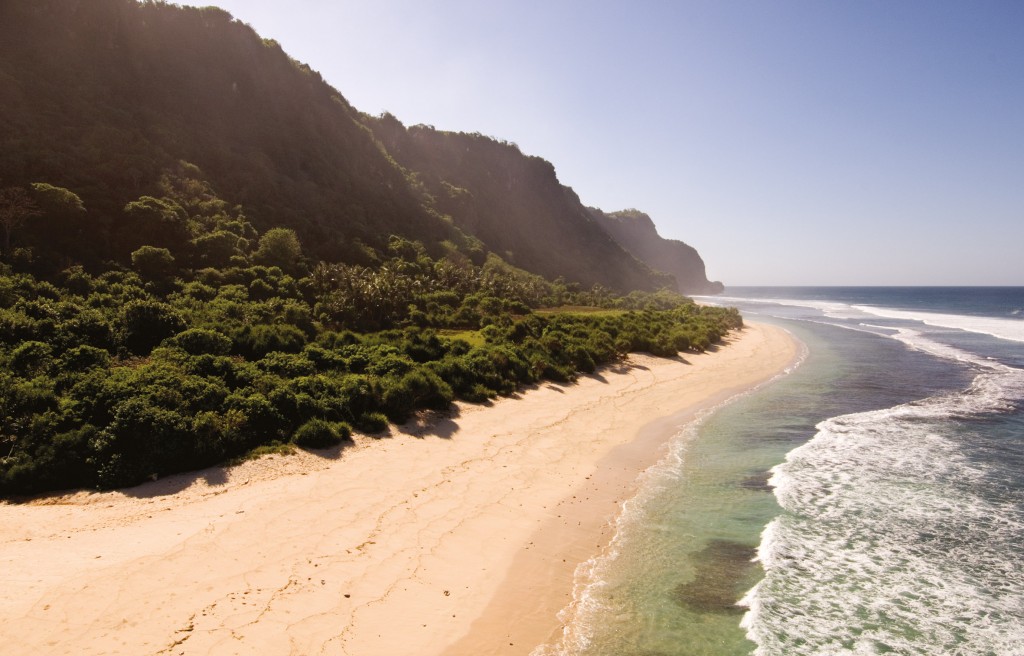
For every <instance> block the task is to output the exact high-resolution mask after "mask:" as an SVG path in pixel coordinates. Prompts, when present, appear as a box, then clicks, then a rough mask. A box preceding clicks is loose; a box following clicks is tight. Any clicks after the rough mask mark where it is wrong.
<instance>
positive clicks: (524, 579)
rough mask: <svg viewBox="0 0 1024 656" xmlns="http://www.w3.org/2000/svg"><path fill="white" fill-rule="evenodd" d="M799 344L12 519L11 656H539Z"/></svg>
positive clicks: (5, 626)
mask: <svg viewBox="0 0 1024 656" xmlns="http://www.w3.org/2000/svg"><path fill="white" fill-rule="evenodd" d="M798 350H799V344H798V343H797V342H796V341H795V340H794V339H792V338H791V337H790V336H789V335H788V334H787V333H786V332H785V331H783V330H781V329H778V328H775V327H771V326H766V325H750V326H748V327H746V328H745V329H744V330H743V331H741V332H739V333H735V334H733V335H731V336H730V337H729V338H728V339H727V343H726V344H725V345H723V346H722V347H720V348H719V349H717V351H716V352H714V353H706V354H699V355H694V354H687V355H686V356H685V358H679V359H674V360H665V359H657V358H653V357H648V356H643V355H634V356H631V357H630V358H629V360H628V361H627V362H625V363H622V364H620V365H618V366H615V367H612V368H606V369H603V370H601V371H600V372H599V373H598V374H596V375H593V376H586V377H583V378H581V379H580V380H579V381H578V382H577V383H576V384H573V385H554V384H543V385H540V386H538V387H536V388H534V389H530V390H526V391H524V392H523V393H521V394H520V395H518V398H513V399H502V400H499V401H497V402H495V403H494V404H491V405H490V406H487V407H485V406H470V405H462V404H460V405H459V406H458V407H457V409H456V410H455V411H454V412H453V413H452V414H450V415H448V416H426V417H422V418H420V419H419V420H418V421H416V422H412V423H410V424H409V425H406V426H404V427H402V430H392V432H391V434H390V435H389V436H388V437H386V438H383V439H378V438H369V437H361V436H357V437H356V441H355V445H354V446H353V445H349V446H347V447H345V448H342V449H335V450H331V451H326V452H312V453H300V454H297V455H295V456H291V457H281V456H273V457H268V458H263V459H261V460H258V461H253V462H248V463H245V464H243V465H240V466H238V467H234V468H231V469H223V468H216V469H210V470H205V471H203V472H199V473H194V474H189V475H181V476H175V477H169V478H167V479H163V480H160V481H156V482H153V483H149V484H146V485H143V486H140V487H137V488H133V489H130V490H124V491H119V492H110V493H87V492H79V493H76V494H73V495H65V496H61V497H51V498H47V499H41V500H38V501H36V502H33V503H29V504H20V505H13V504H0V572H2V573H0V581H2V585H0V637H2V639H3V645H4V647H3V652H4V653H5V654H8V655H15V654H33V655H38V654H78V655H83V656H84V655H88V654H131V655H138V654H303V655H312V654H335V655H348V656H364V655H365V656H371V655H372V656H392V655H393V656H401V655H406V654H418V655H427V656H429V655H432V654H433V655H441V654H444V655H451V656H460V655H463V654H465V655H484V654H510V655H511V654H520V655H525V654H529V653H530V652H531V651H532V650H533V649H534V648H535V647H536V646H537V645H539V644H542V643H545V642H547V641H549V640H550V639H552V638H553V637H555V636H557V635H558V634H559V632H560V631H561V626H560V624H559V621H558V617H557V614H558V611H559V610H561V609H562V608H564V607H565V606H566V604H568V603H569V602H570V601H571V599H572V589H573V572H574V571H575V569H576V567H577V565H578V564H579V563H581V562H584V561H586V560H587V559H588V558H590V557H591V556H593V555H595V554H597V553H599V552H600V551H601V549H602V548H603V547H604V546H605V545H606V544H607V542H608V540H609V539H610V537H611V526H612V525H611V522H612V521H613V520H614V518H615V516H616V514H617V512H618V510H619V508H620V504H621V502H622V501H623V500H624V499H627V498H629V496H630V495H631V494H632V492H633V489H634V488H633V486H634V485H635V481H636V478H637V476H638V474H639V473H640V472H641V471H643V470H644V469H645V468H647V467H649V466H650V465H652V464H654V463H655V462H657V460H658V459H659V458H660V457H661V456H662V455H663V454H664V448H663V447H664V445H665V443H666V441H667V438H668V437H669V436H670V435H671V434H673V433H674V432H675V431H676V430H677V429H678V427H679V426H681V425H683V424H685V423H686V422H687V421H689V420H692V418H693V417H694V416H695V414H696V413H698V412H699V411H700V410H702V409H705V408H708V407H712V406H714V405H716V404H718V403H720V402H722V401H724V400H726V399H727V398H729V397H731V396H733V395H735V394H737V393H739V392H742V391H744V390H746V389H749V388H751V387H753V386H755V385H757V384H759V383H762V382H764V381H766V380H769V379H771V378H772V377H773V376H775V375H776V374H778V373H779V372H781V371H783V370H784V369H785V368H786V367H787V366H788V365H790V364H791V363H792V362H793V361H794V360H795V358H796V357H797V355H798Z"/></svg>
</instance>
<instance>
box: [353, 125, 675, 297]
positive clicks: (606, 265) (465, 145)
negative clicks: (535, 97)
mask: <svg viewBox="0 0 1024 656" xmlns="http://www.w3.org/2000/svg"><path fill="white" fill-rule="evenodd" d="M367 124H368V125H370V126H372V128H373V130H374V133H375V134H377V135H378V137H379V138H380V140H381V142H382V143H383V144H384V147H385V148H386V149H387V150H388V152H389V153H391V154H392V156H393V157H394V158H395V159H396V160H397V161H398V162H399V163H400V164H401V165H402V166H404V167H406V168H408V169H409V170H411V171H414V172H415V173H416V175H417V176H418V178H419V180H420V181H421V182H422V184H423V185H424V187H425V189H426V190H427V192H428V193H429V194H430V195H431V197H432V199H433V201H434V203H435V205H436V207H437V208H438V210H439V211H441V212H442V213H444V214H445V215H448V216H451V217H452V219H453V220H454V221H455V224H456V225H457V226H458V227H459V228H461V229H462V230H464V231H466V232H468V233H470V234H472V235H474V236H475V237H477V238H479V239H480V240H481V241H482V242H483V243H484V244H485V245H486V246H487V248H488V249H490V250H491V251H493V252H495V253H497V254H498V255H500V256H501V257H502V258H503V259H505V260H506V261H508V262H509V263H511V264H513V265H515V266H518V267H520V268H523V269H526V270H528V271H532V272H534V273H538V274H540V275H542V276H544V277H546V278H549V279H553V278H556V277H558V276H563V277H565V278H566V279H568V280H572V281H578V282H579V281H588V282H589V281H593V282H596V283H599V284H601V285H604V286H606V287H612V288H618V289H643V290H652V289H656V288H658V287H671V286H673V282H674V281H672V280H671V279H670V278H669V277H668V276H665V275H659V274H654V273H653V272H652V271H651V268H650V267H648V266H647V265H645V264H643V263H642V262H640V261H639V260H637V259H636V258H634V257H633V256H632V255H630V254H628V253H626V252H625V251H624V250H623V248H622V246H621V245H620V244H619V243H618V242H617V241H616V240H614V239H612V237H611V236H610V235H609V234H608V233H607V232H606V231H605V230H604V229H602V228H601V226H600V225H599V224H598V223H597V221H595V219H594V218H593V217H592V216H591V214H590V212H589V211H588V210H587V208H586V207H585V206H584V205H583V204H582V203H581V202H580V199H579V197H578V196H577V195H576V193H575V192H574V191H573V190H572V189H570V188H569V187H566V186H564V185H562V184H561V183H559V181H558V178H557V176H556V174H555V168H554V166H553V165H552V164H551V163H550V162H548V161H546V160H543V159H541V158H539V157H531V156H527V155H524V154H523V153H522V152H520V150H519V148H518V147H517V146H515V145H514V144H510V143H507V142H501V141H497V140H495V139H492V138H489V137H485V136H483V135H479V134H466V133H461V132H442V131H438V130H435V129H433V128H431V127H428V126H422V125H415V126H412V127H409V128H406V127H404V126H403V125H402V124H401V123H400V122H399V121H398V120H397V119H396V118H394V117H393V116H390V115H388V114H385V115H384V116H381V117H379V118H367Z"/></svg>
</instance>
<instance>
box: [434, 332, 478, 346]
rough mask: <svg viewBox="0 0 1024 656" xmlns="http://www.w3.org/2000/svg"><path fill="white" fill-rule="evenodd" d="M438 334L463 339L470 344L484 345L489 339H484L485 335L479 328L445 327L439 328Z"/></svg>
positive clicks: (453, 338)
mask: <svg viewBox="0 0 1024 656" xmlns="http://www.w3.org/2000/svg"><path fill="white" fill-rule="evenodd" d="M437 334H438V335H439V336H441V337H445V338H447V339H452V340H455V339H461V340H462V341H464V342H466V343H468V344H469V345H470V346H484V345H485V344H487V340H485V339H484V336H483V335H482V334H481V333H480V331H479V330H449V329H444V330H438V331H437Z"/></svg>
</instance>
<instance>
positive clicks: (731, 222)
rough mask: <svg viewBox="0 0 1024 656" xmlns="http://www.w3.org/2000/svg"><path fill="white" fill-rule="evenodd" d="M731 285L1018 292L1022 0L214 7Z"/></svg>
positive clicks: (345, 1)
mask: <svg viewBox="0 0 1024 656" xmlns="http://www.w3.org/2000/svg"><path fill="white" fill-rule="evenodd" d="M181 4H197V5H209V4H216V5H217V6H220V7H222V8H224V9H226V10H228V11H229V12H231V14H232V15H233V16H234V17H235V18H236V19H238V20H240V21H242V22H244V23H248V24H249V25H251V26H252V27H253V28H254V29H255V30H256V31H257V32H259V33H260V35H262V36H263V37H265V38H273V39H276V40H277V41H278V42H279V43H280V44H281V46H282V47H283V48H284V50H285V51H286V52H288V53H289V54H290V55H291V56H292V57H293V58H295V59H297V60H299V61H301V62H304V63H306V64H309V65H310V66H311V67H312V68H313V69H315V70H317V71H319V72H320V73H321V74H322V75H323V77H324V79H325V80H326V81H327V82H328V83H330V84H331V85H332V86H334V87H335V88H337V89H338V90H339V91H340V92H341V93H342V95H344V96H345V97H346V98H347V99H348V100H349V102H351V103H352V104H353V105H354V106H355V107H356V108H357V109H359V110H361V111H364V112H367V113H369V114H380V113H382V112H385V111H387V112H390V113H392V114H394V115H395V116H396V117H398V119H399V120H401V121H402V122H403V123H405V124H406V125H415V124H420V123H422V124H427V125H433V126H435V127H436V128H438V129H442V130H453V131H463V132H481V133H483V134H486V135H490V136H493V137H496V138H498V139H503V140H507V141H512V142H515V143H516V144H518V145H519V147H520V148H521V149H522V151H523V152H524V153H527V154H530V155H537V156H540V157H543V158H545V159H547V160H549V161H551V162H552V163H553V164H554V166H555V169H556V171H557V173H558V177H559V180H560V181H561V182H562V184H565V185H568V186H570V187H572V188H573V189H574V190H575V191H576V193H577V194H578V195H579V196H580V198H581V200H582V201H583V202H584V203H585V204H587V205H590V206H595V207H600V208H601V209H603V210H606V211H615V210H619V209H626V208H637V209H640V210H642V211H644V212H647V213H648V214H650V215H651V217H652V218H653V220H654V222H655V224H656V225H657V227H658V231H659V233H660V234H661V235H662V236H663V237H666V238H670V239H680V240H682V241H685V242H687V243H688V244H690V245H692V246H694V247H695V248H697V250H698V251H699V252H700V253H701V255H702V257H703V258H704V261H705V263H706V265H707V272H708V277H709V278H710V279H712V280H721V281H723V282H725V284H726V285H727V286H730V285H733V286H739V285H1024V2H1021V1H1020V0H1005V1H996V0H964V1H962V2H948V1H946V0H899V1H896V0H858V1H856V2H853V1H839V0H834V1H827V0H777V1H771V2H768V1H764V0H614V1H612V0H589V1H587V0H487V1H484V2H481V1H480V0H432V1H430V2H425V1H424V0H290V1H289V2H281V1H280V0H208V1H202V2H196V3H191V2H188V3H181Z"/></svg>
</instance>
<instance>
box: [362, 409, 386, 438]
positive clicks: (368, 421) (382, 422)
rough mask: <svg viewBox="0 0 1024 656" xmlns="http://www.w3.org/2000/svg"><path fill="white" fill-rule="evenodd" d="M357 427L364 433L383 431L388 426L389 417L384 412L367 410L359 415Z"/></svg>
mask: <svg viewBox="0 0 1024 656" xmlns="http://www.w3.org/2000/svg"><path fill="white" fill-rule="evenodd" d="M356 428H358V429H359V430H361V431H363V432H364V433H369V434H371V435H372V434H374V433H383V432H384V431H385V430H387V428H388V418H387V415H385V414H384V413H383V412H366V413H364V414H362V415H360V416H359V419H358V420H357V421H356Z"/></svg>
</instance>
